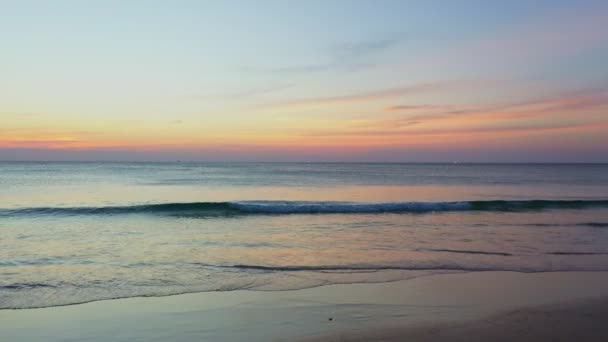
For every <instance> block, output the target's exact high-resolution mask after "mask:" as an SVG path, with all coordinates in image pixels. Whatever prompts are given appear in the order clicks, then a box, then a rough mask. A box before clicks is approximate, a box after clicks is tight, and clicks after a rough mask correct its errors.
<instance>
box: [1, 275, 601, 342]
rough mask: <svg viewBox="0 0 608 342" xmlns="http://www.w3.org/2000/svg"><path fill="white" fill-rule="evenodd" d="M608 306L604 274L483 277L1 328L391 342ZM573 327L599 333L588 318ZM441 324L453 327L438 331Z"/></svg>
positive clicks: (118, 302)
mask: <svg viewBox="0 0 608 342" xmlns="http://www.w3.org/2000/svg"><path fill="white" fill-rule="evenodd" d="M593 298H603V299H602V300H601V303H602V305H600V306H599V307H595V308H591V309H589V306H588V304H585V303H587V302H588V301H589V300H590V299H593ZM607 298H608V272H547V273H516V272H492V271H486V272H469V273H453V274H440V275H432V276H426V277H420V278H415V279H409V280H402V281H396V282H388V283H373V284H369V283H367V284H341V285H327V286H321V287H314V288H308V289H302V290H287V291H250V290H236V291H227V292H203V293H190V294H180V295H171V296H165V297H135V298H125V299H114V300H103V301H95V302H90V303H85V304H77V305H67V306H57V307H48V308H38V309H19V310H2V311H0V330H1V331H2V332H3V336H5V337H6V338H7V341H65V340H90V341H105V340H130V341H134V340H135V341H137V340H141V341H166V340H172V341H189V340H213V341H246V340H247V341H291V340H308V341H325V340H330V341H331V340H332V339H333V340H335V338H339V339H338V340H340V339H341V340H344V339H346V340H349V339H352V340H354V341H357V338H359V340H361V338H362V336H367V340H369V339H373V340H375V339H384V340H386V341H391V340H395V339H397V340H398V339H400V338H404V337H405V336H413V335H411V334H413V333H417V334H420V329H427V328H428V327H432V329H431V330H432V331H440V332H442V331H443V332H445V331H450V333H449V334H450V335H452V334H453V333H454V330H450V329H454V327H460V328H458V329H460V330H459V331H461V330H462V331H465V332H462V333H461V334H464V335H466V334H470V331H477V330H476V329H480V327H483V326H484V325H483V324H482V322H483V321H482V320H483V319H484V317H495V316H496V315H503V313H505V312H513V311H514V310H515V311H516V310H530V308H537V309H538V310H545V311H543V312H549V313H551V312H561V314H560V315H561V316H559V317H566V316H567V315H571V316H572V313H573V312H580V310H583V311H585V310H584V308H585V307H586V308H587V309H589V310H591V312H594V313H597V315H596V316H598V317H600V316H601V317H605V316H602V315H603V312H604V311H602V310H603V309H604V308H606V307H608V299H607ZM562 303H571V304H568V305H570V307H569V308H570V309H567V310H565V311H564V312H566V313H564V312H562V311H563V310H562V311H559V310H558V309H556V307H554V306H551V305H562ZM572 303H574V304H572ZM585 305H587V306H585ZM572 307H578V308H579V309H577V310H578V311H576V310H575V309H572ZM526 308H527V309H526ZM581 308H583V309H581ZM568 310H569V311H568ZM589 310H587V311H589ZM525 312H528V311H525ZM527 315H528V316H526V317H531V316H530V315H529V313H527ZM515 316H517V315H515ZM517 317H519V316H517ZM573 317H574V318H576V315H575V316H573ZM531 319H536V320H538V318H531ZM576 319H579V321H580V322H583V323H581V324H582V325H585V324H587V323H584V322H588V323H589V324H591V325H592V326H593V325H597V326H598V327H601V323H600V324H595V323H594V322H595V321H594V318H593V317H591V318H588V319H585V317H582V318H581V317H578V318H576ZM438 322H439V323H438ZM438 324H439V325H438ZM446 324H447V326H448V327H452V328H450V329H448V330H445V329H444V328H441V327H442V326H445V325H446ZM462 324H464V327H467V328H466V329H465V328H462V327H463V325H462ZM581 324H579V325H581ZM540 325H545V326H546V322H545V323H542V322H541V323H540ZM396 326H398V327H399V328H395V327H396ZM566 326H568V327H573V328H575V327H574V324H567V325H566ZM515 328H516V326H515V325H510V326H505V329H511V330H513V329H515ZM486 330H487V329H486ZM490 330H491V329H490ZM425 331H426V330H425ZM387 334H392V335H390V336H389V335H387ZM408 334H409V335H408ZM464 335H463V336H464ZM391 336H392V337H391ZM416 336H418V335H416ZM420 336H423V335H420ZM437 336H439V337H437ZM421 338H422V337H421ZM424 338H428V341H434V340H435V339H437V340H440V338H441V336H440V335H428V334H427V335H424ZM463 338H464V337H463Z"/></svg>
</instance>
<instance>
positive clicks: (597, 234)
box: [0, 162, 608, 309]
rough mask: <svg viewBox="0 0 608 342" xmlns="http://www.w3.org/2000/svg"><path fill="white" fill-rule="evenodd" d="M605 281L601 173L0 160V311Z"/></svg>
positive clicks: (607, 252)
mask: <svg viewBox="0 0 608 342" xmlns="http://www.w3.org/2000/svg"><path fill="white" fill-rule="evenodd" d="M488 270H502V271H516V272H549V271H600V270H601V271H608V165H606V164H578V165H576V164H314V163H296V164H281V163H257V164H256V163H223V164H220V163H40V162H31V163H12V162H0V309H8V308H34V307H48V306H56V305H68V304H76V303H84V302H89V301H95V300H103V299H114V298H125V297H133V296H163V295H172V294H179V293H188V292H202V291H231V290H238V289H250V290H265V291H276V290H288V289H300V288H307V287H313V286H320V285H326V284H338V283H357V282H385V281H394V280H402V279H410V278H414V277H420V276H427V275H432V274H437V273H452V272H472V271H488Z"/></svg>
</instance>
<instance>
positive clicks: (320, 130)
mask: <svg viewBox="0 0 608 342" xmlns="http://www.w3.org/2000/svg"><path fill="white" fill-rule="evenodd" d="M0 8H1V9H0V160H83V161H88V160H91V161H92V160H118V161H174V160H184V161H185V160H192V161H301V162H309V161H336V162H359V161H360V162H446V161H447V162H608V63H607V62H606V61H608V20H606V18H608V2H607V1H574V0H572V1H560V0H551V1H545V0H540V1H527V0H525V1H489V0H487V1H481V0H480V1H465V0H462V1H461V0H456V1H406V0H399V1H383V0H374V1H372V0H350V1H339V0H331V1H327V0H321V1H317V0H307V1H287V0H286V1H270V0H268V1H264V0H260V1H245V0H242V1H232V0H226V1H219V0H218V1H211V0H209V1H180V0H175V1H136V0H132V1H122V0H121V1H113V0H103V1H75V0H74V1H63V0H56V1H44V0H40V1H30V0H14V1H12V0H0Z"/></svg>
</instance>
